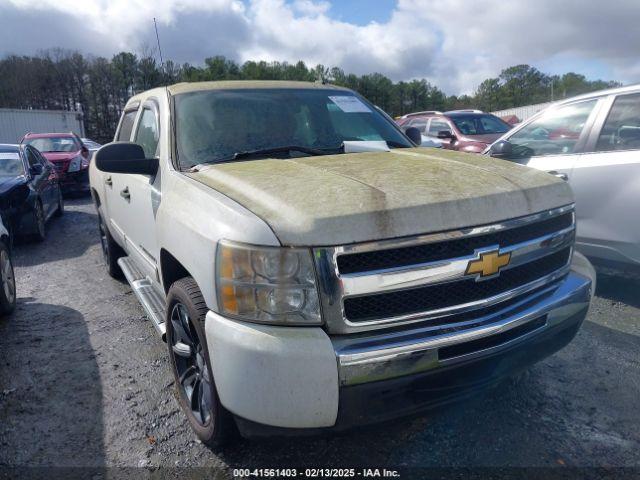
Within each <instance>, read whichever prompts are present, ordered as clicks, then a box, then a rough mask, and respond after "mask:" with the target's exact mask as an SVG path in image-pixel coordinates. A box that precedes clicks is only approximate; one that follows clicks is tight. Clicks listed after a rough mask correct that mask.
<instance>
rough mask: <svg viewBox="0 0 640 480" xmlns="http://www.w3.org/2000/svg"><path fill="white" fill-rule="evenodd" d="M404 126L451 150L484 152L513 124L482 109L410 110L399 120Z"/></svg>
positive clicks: (399, 123) (403, 127) (402, 126)
mask: <svg viewBox="0 0 640 480" xmlns="http://www.w3.org/2000/svg"><path fill="white" fill-rule="evenodd" d="M397 123H398V125H400V127H401V128H402V129H407V128H409V127H415V128H417V129H418V130H420V132H421V133H422V134H423V136H424V137H426V138H427V139H430V140H431V141H432V142H434V143H437V144H440V145H441V146H442V147H443V148H446V149H449V150H459V151H461V152H471V153H482V152H483V151H484V150H485V149H486V148H487V146H489V145H491V143H493V142H494V141H496V140H497V139H498V138H499V137H500V136H501V135H503V134H504V133H505V132H507V131H509V129H511V126H510V125H509V124H508V123H506V122H504V121H502V120H500V119H499V118H498V117H496V116H495V115H492V114H490V113H485V112H482V111H481V110H452V111H450V112H444V113H442V112H438V111H426V112H416V113H409V114H407V115H404V116H402V117H400V119H398V120H397Z"/></svg>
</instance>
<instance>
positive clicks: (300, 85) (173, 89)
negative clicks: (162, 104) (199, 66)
mask: <svg viewBox="0 0 640 480" xmlns="http://www.w3.org/2000/svg"><path fill="white" fill-rule="evenodd" d="M261 88H262V89H275V88H291V89H299V90H339V91H346V92H350V91H351V90H349V89H348V88H344V87H338V86H336V85H330V84H325V83H318V82H294V81H286V80H222V81H216V82H182V83H175V84H173V85H168V86H167V87H159V88H154V89H152V90H147V91H146V92H141V93H139V94H137V95H134V96H133V97H131V98H130V99H129V101H128V102H127V104H129V103H133V102H139V101H141V100H143V99H144V98H146V97H148V96H149V95H153V94H157V95H163V94H164V92H165V91H166V92H168V93H169V94H170V95H179V94H182V93H191V92H201V91H206V90H239V89H261Z"/></svg>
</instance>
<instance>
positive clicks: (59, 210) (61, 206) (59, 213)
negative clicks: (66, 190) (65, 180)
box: [56, 187, 64, 217]
mask: <svg viewBox="0 0 640 480" xmlns="http://www.w3.org/2000/svg"><path fill="white" fill-rule="evenodd" d="M62 215H64V199H63V198H62V188H60V187H58V208H56V217H61V216H62Z"/></svg>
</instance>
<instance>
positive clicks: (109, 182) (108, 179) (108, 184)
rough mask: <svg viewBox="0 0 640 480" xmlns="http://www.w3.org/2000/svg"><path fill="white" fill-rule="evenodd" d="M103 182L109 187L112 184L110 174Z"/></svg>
mask: <svg viewBox="0 0 640 480" xmlns="http://www.w3.org/2000/svg"><path fill="white" fill-rule="evenodd" d="M104 183H105V185H107V186H109V187H111V186H113V180H111V175H109V176H108V177H107V178H105V179H104Z"/></svg>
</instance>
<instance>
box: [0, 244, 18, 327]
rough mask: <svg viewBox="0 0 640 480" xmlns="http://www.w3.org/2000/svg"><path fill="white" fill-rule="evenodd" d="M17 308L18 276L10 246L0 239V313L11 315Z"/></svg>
mask: <svg viewBox="0 0 640 480" xmlns="http://www.w3.org/2000/svg"><path fill="white" fill-rule="evenodd" d="M15 308H16V277H15V276H14V274H13V262H12V261H11V251H10V250H9V246H8V245H7V244H6V243H5V242H4V240H0V315H3V316H4V315H9V314H10V313H11V312H13V310H14V309H15Z"/></svg>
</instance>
